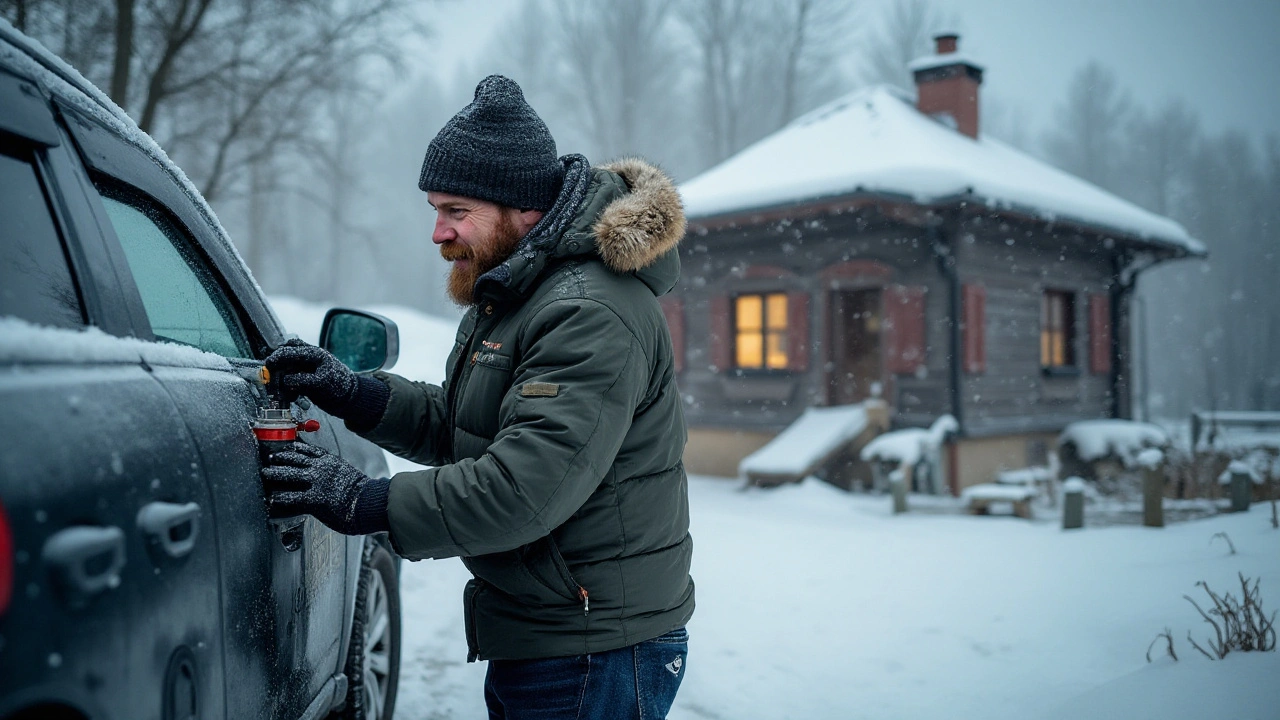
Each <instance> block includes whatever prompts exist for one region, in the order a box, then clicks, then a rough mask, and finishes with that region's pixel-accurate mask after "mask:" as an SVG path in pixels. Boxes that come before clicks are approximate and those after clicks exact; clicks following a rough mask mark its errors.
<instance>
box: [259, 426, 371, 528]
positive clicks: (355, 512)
mask: <svg viewBox="0 0 1280 720" xmlns="http://www.w3.org/2000/svg"><path fill="white" fill-rule="evenodd" d="M261 472H262V484H263V488H264V490H265V491H266V493H267V507H268V515H270V516H271V517H293V516H295V515H311V516H312V517H314V518H315V519H317V520H319V521H320V522H322V523H324V524H325V525H327V526H329V527H330V528H331V529H333V530H335V531H337V532H340V533H343V534H344V535H367V534H369V533H375V532H381V531H384V530H387V529H389V528H388V525H387V492H388V490H389V489H390V486H391V481H390V480H387V479H382V478H379V479H371V478H370V477H368V476H367V475H365V474H364V473H362V472H360V471H359V470H357V469H356V468H354V467H352V465H351V464H350V463H348V462H347V461H346V460H343V459H342V458H340V457H337V456H336V455H330V454H329V453H327V452H325V450H324V449H323V448H319V447H316V446H315V445H308V444H307V443H302V442H295V443H294V444H293V450H285V451H283V452H278V453H274V454H272V455H271V456H270V457H268V459H267V464H266V465H265V466H263V468H262V471H261Z"/></svg>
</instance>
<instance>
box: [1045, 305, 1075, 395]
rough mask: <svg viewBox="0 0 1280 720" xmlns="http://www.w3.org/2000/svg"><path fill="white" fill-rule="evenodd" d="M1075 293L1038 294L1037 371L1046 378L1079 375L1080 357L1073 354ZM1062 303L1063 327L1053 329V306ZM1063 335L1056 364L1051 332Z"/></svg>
mask: <svg viewBox="0 0 1280 720" xmlns="http://www.w3.org/2000/svg"><path fill="white" fill-rule="evenodd" d="M1078 294H1079V293H1077V292H1076V291H1074V290H1068V289H1063V288H1044V289H1043V290H1042V291H1041V293H1040V372H1041V374H1043V375H1045V376H1046V377H1054V376H1074V375H1079V374H1080V358H1079V353H1078V352H1076V341H1077V339H1078V338H1079V333H1078V329H1077V328H1076V325H1077V323H1076V317H1075V316H1076V305H1077V304H1078V303H1077V299H1076V298H1077V295H1078ZM1054 299H1061V300H1062V312H1061V318H1062V326H1061V327H1053V325H1054V323H1053V312H1052V307H1051V306H1052V304H1053V300H1054ZM1055 332H1056V333H1061V335H1062V340H1061V342H1062V362H1060V363H1055V362H1054V360H1053V349H1052V346H1051V343H1052V337H1053V333H1055Z"/></svg>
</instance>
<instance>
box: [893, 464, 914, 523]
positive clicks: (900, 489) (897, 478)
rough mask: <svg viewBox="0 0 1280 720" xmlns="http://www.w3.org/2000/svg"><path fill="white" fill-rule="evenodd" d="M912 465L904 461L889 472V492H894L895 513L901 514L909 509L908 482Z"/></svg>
mask: <svg viewBox="0 0 1280 720" xmlns="http://www.w3.org/2000/svg"><path fill="white" fill-rule="evenodd" d="M911 470H912V468H911V466H910V465H907V464H906V463H903V464H902V466H901V467H899V468H898V469H897V470H894V471H893V472H891V473H889V492H891V493H893V514H894V515H901V514H902V513H904V512H906V511H907V483H908V482H910V478H911Z"/></svg>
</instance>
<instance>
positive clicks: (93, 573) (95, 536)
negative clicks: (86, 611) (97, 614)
mask: <svg viewBox="0 0 1280 720" xmlns="http://www.w3.org/2000/svg"><path fill="white" fill-rule="evenodd" d="M40 557H41V559H42V560H43V561H44V563H45V565H46V566H48V567H49V569H50V570H51V571H52V572H53V574H54V577H55V578H57V580H58V581H59V582H60V583H61V584H62V585H63V586H64V588H65V589H66V590H67V592H68V594H69V599H70V600H71V602H72V604H80V603H83V602H84V601H87V600H88V599H89V598H91V597H92V596H94V595H97V594H98V593H101V592H103V591H105V590H110V589H111V588H114V587H117V586H119V585H120V570H121V569H122V568H123V567H124V560H125V558H124V531H123V530H121V529H120V528H118V527H115V526H108V527H102V526H97V525H76V526H73V527H69V528H67V529H65V530H60V531H58V532H57V533H54V534H53V535H52V536H51V537H50V538H49V539H48V540H46V541H45V543H44V548H43V550H42V551H41V555H40Z"/></svg>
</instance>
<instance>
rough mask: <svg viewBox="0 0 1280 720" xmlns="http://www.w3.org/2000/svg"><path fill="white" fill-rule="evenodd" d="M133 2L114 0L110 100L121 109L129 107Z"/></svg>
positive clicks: (131, 0)
mask: <svg viewBox="0 0 1280 720" xmlns="http://www.w3.org/2000/svg"><path fill="white" fill-rule="evenodd" d="M133 4H134V0H116V46H115V53H116V56H115V61H114V62H113V64H112V67H111V99H112V100H115V101H116V104H117V105H119V106H120V107H122V108H127V107H128V105H129V68H130V66H131V61H132V59H133Z"/></svg>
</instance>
